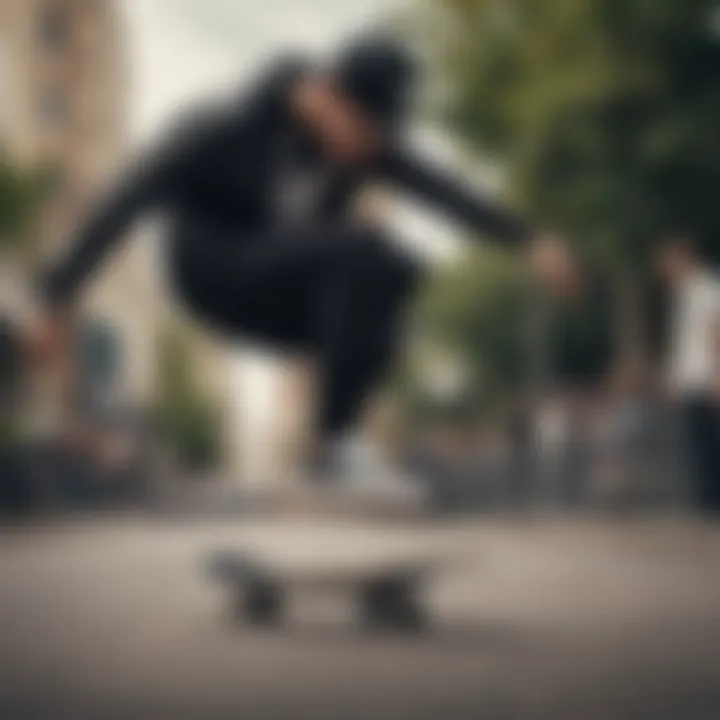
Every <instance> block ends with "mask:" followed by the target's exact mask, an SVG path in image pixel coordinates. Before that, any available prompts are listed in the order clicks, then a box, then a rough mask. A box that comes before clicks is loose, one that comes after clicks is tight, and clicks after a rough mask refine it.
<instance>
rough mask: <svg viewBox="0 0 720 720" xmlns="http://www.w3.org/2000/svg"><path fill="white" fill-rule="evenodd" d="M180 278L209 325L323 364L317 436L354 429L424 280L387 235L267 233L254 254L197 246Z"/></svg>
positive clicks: (341, 230) (185, 258)
mask: <svg viewBox="0 0 720 720" xmlns="http://www.w3.org/2000/svg"><path fill="white" fill-rule="evenodd" d="M189 248H190V249H189V250H188V251H187V252H185V253H179V254H178V256H179V264H180V267H178V268H177V272H176V274H177V275H178V276H179V278H180V286H181V293H182V295H183V296H184V297H185V299H186V300H187V302H188V304H189V305H190V306H191V307H192V308H193V309H194V310H195V312H197V313H199V314H200V315H201V316H203V317H204V318H205V319H206V320H208V321H209V322H210V323H211V324H213V325H215V326H218V327H220V328H221V329H223V330H224V331H226V332H229V333H231V334H232V335H233V336H244V337H249V338H252V339H256V340H259V341H261V342H265V343H268V344H270V345H272V346H274V347H277V348H280V349H303V350H307V351H310V352H311V353H312V354H313V355H314V356H315V357H316V359H317V360H318V361H319V364H320V389H319V391H320V398H319V403H318V406H319V412H318V430H319V434H320V436H321V437H335V436H338V435H340V434H342V433H344V432H346V431H347V430H348V429H349V428H351V427H352V425H353V423H354V422H355V421H356V419H357V417H358V414H359V412H360V410H361V409H362V405H363V402H364V400H365V399H366V398H367V397H368V394H369V393H370V392H371V391H372V390H373V388H374V386H375V384H376V383H377V382H378V381H379V380H380V379H381V377H382V374H383V372H384V371H385V370H386V369H387V367H388V365H389V364H390V362H391V361H392V358H393V354H394V349H395V346H396V342H397V339H398V334H399V327H398V326H399V321H400V319H401V315H402V309H403V308H404V307H405V305H406V303H407V301H408V299H409V297H410V295H411V293H412V291H413V289H414V288H415V286H416V284H417V281H418V278H419V275H420V272H419V268H418V266H417V265H416V264H415V263H414V262H413V261H412V260H411V259H410V258H409V257H407V256H406V255H405V254H404V253H402V252H401V251H400V250H399V249H397V248H395V247H394V246H393V244H392V243H391V242H390V241H388V240H387V239H386V238H384V237H382V235H381V234H380V233H379V232H377V231H375V230H371V229H361V228H355V227H350V226H340V227H318V228H303V229H297V230H291V231H285V232H282V233H275V234H269V235H268V236H267V237H263V238H257V239H254V240H253V242H252V243H250V244H248V246H245V247H243V245H242V244H240V245H237V244H236V245H232V244H230V243H228V244H227V245H226V246H225V249H223V246H222V245H218V243H217V241H215V242H212V239H209V238H208V240H207V241H206V242H203V239H202V238H195V242H193V243H190V244H189Z"/></svg>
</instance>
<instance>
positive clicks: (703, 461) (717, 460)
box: [682, 396, 720, 514]
mask: <svg viewBox="0 0 720 720" xmlns="http://www.w3.org/2000/svg"><path fill="white" fill-rule="evenodd" d="M682 424H683V431H684V436H685V442H686V446H687V450H688V456H689V461H690V468H691V472H692V492H693V500H694V501H695V502H696V504H697V505H698V507H699V508H700V509H701V510H703V511H705V512H710V513H713V514H714V513H718V512H720V410H719V409H718V406H717V404H716V403H715V402H714V401H713V400H712V399H710V398H704V397H702V396H696V397H693V398H689V399H688V400H686V401H685V402H684V404H683V408H682Z"/></svg>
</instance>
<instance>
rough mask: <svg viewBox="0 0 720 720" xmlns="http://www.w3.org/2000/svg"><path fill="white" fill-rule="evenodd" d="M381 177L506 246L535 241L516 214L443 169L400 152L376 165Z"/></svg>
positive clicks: (383, 158)
mask: <svg viewBox="0 0 720 720" xmlns="http://www.w3.org/2000/svg"><path fill="white" fill-rule="evenodd" d="M377 172H378V174H379V175H380V176H381V177H382V178H383V179H386V180H389V181H390V182H392V183H394V184H396V185H398V186H400V187H401V188H402V189H404V190H407V191H408V192H409V193H411V194H413V195H415V196H417V197H418V198H420V199H421V200H423V201H426V202H428V203H430V204H431V205H432V206H434V207H436V208H437V209H439V210H441V211H443V212H445V213H446V214H448V215H449V216H451V217H453V218H455V219H457V220H459V221H460V222H463V223H466V224H467V225H468V226H469V227H470V228H471V229H472V230H474V231H476V232H479V233H482V234H484V235H489V236H491V237H493V238H495V239H497V240H499V241H501V242H503V243H505V244H507V245H511V246H519V245H522V244H524V243H525V242H526V241H529V240H530V239H532V237H533V235H534V231H533V229H532V228H531V227H530V226H529V225H528V224H526V223H525V221H524V220H523V219H522V218H520V217H519V216H518V215H517V214H515V213H513V212H511V211H510V210H508V209H507V208H504V207H502V206H500V205H499V204H496V203H494V202H492V201H490V200H488V199H486V198H482V197H479V195H478V193H477V192H475V191H474V190H473V189H472V188H470V187H469V186H468V185H466V184H464V183H462V182H461V181H458V180H457V179H455V178H453V177H451V176H450V175H449V174H447V173H446V172H445V171H443V170H441V169H440V168H437V167H433V166H432V165H430V164H429V163H428V162H426V161H424V160H420V159H417V158H414V157H412V156H411V155H410V154H406V153H403V152H401V151H392V152H386V153H385V154H384V156H383V157H382V158H381V159H380V160H379V161H378V163H377Z"/></svg>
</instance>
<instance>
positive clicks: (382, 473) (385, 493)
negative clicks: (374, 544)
mask: <svg viewBox="0 0 720 720" xmlns="http://www.w3.org/2000/svg"><path fill="white" fill-rule="evenodd" d="M325 482H327V483H328V489H329V490H330V492H332V493H333V494H337V495H338V496H339V498H341V499H342V500H343V501H347V502H348V503H352V504H357V505H359V506H362V507H364V508H368V509H376V510H380V511H382V510H388V511H400V512H403V511H407V512H409V513H416V512H419V511H422V510H424V509H427V508H428V507H429V504H430V492H429V488H428V487H427V485H426V484H425V483H423V482H422V481H421V480H420V479H419V478H417V477H414V476H412V475H410V474H408V473H403V472H401V471H399V470H397V469H395V468H393V467H392V465H391V464H390V463H389V462H387V460H386V459H385V458H384V457H383V455H382V453H381V451H380V450H379V449H378V448H376V447H375V446H373V445H372V444H370V443H368V442H365V441H363V440H360V439H354V438H353V439H351V440H345V441H343V442H341V443H339V445H338V447H337V448H336V457H335V459H334V462H333V472H332V473H331V476H330V477H328V478H327V479H326V481H325Z"/></svg>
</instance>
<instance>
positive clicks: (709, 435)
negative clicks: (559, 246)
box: [657, 235, 720, 514]
mask: <svg viewBox="0 0 720 720" xmlns="http://www.w3.org/2000/svg"><path fill="white" fill-rule="evenodd" d="M657 267H658V270H659V272H660V273H661V275H662V277H663V278H664V279H665V280H666V281H667V283H668V284H669V286H670V288H671V291H672V333H671V346H670V356H669V363H668V369H667V387H668V390H669V393H670V396H671V398H672V399H673V400H674V401H675V402H676V403H678V406H679V411H680V417H681V424H682V433H683V438H684V441H685V449H686V453H687V458H688V461H689V468H690V477H691V493H692V500H693V502H694V504H695V505H696V506H697V507H698V508H699V509H701V510H702V511H704V512H707V513H713V514H717V513H718V511H720V276H718V274H717V273H716V272H715V270H714V269H713V268H712V267H711V266H710V265H709V263H708V262H707V261H706V260H705V259H704V258H703V255H702V253H701V251H700V249H699V246H698V244H697V243H696V241H695V240H694V239H693V238H692V237H691V236H687V235H675V236H672V237H669V238H667V239H666V240H664V241H663V243H662V244H661V245H660V247H659V248H658V251H657Z"/></svg>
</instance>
